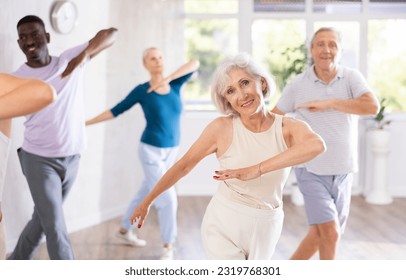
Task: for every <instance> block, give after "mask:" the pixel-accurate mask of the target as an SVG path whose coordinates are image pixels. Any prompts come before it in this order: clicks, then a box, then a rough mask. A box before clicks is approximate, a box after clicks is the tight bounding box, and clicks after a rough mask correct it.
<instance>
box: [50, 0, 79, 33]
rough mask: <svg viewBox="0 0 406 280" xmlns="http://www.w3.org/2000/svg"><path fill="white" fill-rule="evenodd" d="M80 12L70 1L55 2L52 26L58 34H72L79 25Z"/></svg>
mask: <svg viewBox="0 0 406 280" xmlns="http://www.w3.org/2000/svg"><path fill="white" fill-rule="evenodd" d="M77 20H78V12H77V9H76V6H75V4H74V3H73V2H70V1H57V2H55V4H54V6H53V8H52V12H51V24H52V27H53V28H54V29H55V31H56V32H59V33H62V34H67V33H70V32H71V31H72V30H73V29H74V28H75V26H76V25H77Z"/></svg>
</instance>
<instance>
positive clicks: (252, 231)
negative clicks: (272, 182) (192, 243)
mask: <svg viewBox="0 0 406 280" xmlns="http://www.w3.org/2000/svg"><path fill="white" fill-rule="evenodd" d="M283 219H284V212H283V208H282V206H281V207H279V208H276V209H257V208H253V207H249V206H246V205H243V204H240V203H237V202H234V201H231V200H230V199H228V198H226V197H225V196H224V195H223V194H221V193H219V192H217V193H216V194H215V195H214V196H213V198H212V200H211V201H210V203H209V205H208V206H207V209H206V213H205V215H204V218H203V222H202V238H203V245H204V248H205V251H206V254H207V257H208V259H211V260H269V259H271V257H272V255H273V253H274V251H275V247H276V244H277V242H278V240H279V237H280V235H281V232H282V225H283Z"/></svg>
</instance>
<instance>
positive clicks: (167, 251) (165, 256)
mask: <svg viewBox="0 0 406 280" xmlns="http://www.w3.org/2000/svg"><path fill="white" fill-rule="evenodd" d="M173 251H174V249H173V248H166V247H164V248H163V249H162V255H161V258H160V259H161V260H173Z"/></svg>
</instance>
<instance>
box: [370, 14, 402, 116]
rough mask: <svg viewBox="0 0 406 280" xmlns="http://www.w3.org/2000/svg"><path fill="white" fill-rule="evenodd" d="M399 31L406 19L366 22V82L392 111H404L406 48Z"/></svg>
mask: <svg viewBox="0 0 406 280" xmlns="http://www.w3.org/2000/svg"><path fill="white" fill-rule="evenodd" d="M399 30H406V19H403V20H401V19H398V20H393V19H390V20H370V21H369V23H368V82H369V83H370V85H371V87H372V88H373V89H374V90H375V92H376V94H377V95H378V97H380V98H383V97H385V98H386V99H387V105H388V108H389V110H392V111H399V110H402V111H405V110H406V76H405V73H406V48H405V45H404V43H405V40H404V37H403V36H400V33H399Z"/></svg>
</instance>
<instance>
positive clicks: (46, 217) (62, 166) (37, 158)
mask: <svg viewBox="0 0 406 280" xmlns="http://www.w3.org/2000/svg"><path fill="white" fill-rule="evenodd" d="M17 31H18V44H19V46H20V49H21V50H22V51H23V53H24V54H25V56H26V58H27V62H26V63H25V64H23V65H22V66H21V67H20V68H19V69H17V71H15V72H14V74H15V75H16V76H19V77H31V78H37V79H40V80H43V81H46V82H48V83H49V84H51V85H52V86H53V87H54V88H55V90H56V92H57V95H58V98H57V101H56V102H55V103H54V104H52V105H51V106H49V107H47V108H45V109H44V110H42V111H40V112H38V113H35V114H32V115H28V116H27V120H26V122H25V123H24V125H25V132H24V140H23V144H22V147H21V148H20V149H18V156H19V159H20V163H21V167H22V170H23V173H24V175H25V177H26V179H27V182H28V185H29V188H30V192H31V196H32V198H33V201H34V205H35V207H34V213H33V215H32V219H31V220H30V221H29V222H28V224H27V225H26V226H25V228H24V230H23V231H22V233H21V235H20V238H19V240H18V242H17V245H16V247H15V249H14V251H13V252H12V254H11V255H10V257H9V259H31V258H32V257H33V254H34V252H35V249H36V248H37V247H38V245H39V243H40V241H41V238H42V236H43V234H45V236H46V242H47V249H48V254H49V258H50V259H74V255H73V250H72V247H71V244H70V240H69V237H68V232H67V229H66V224H65V218H64V213H63V208H62V203H63V201H64V199H65V198H66V195H67V194H68V192H69V190H70V189H71V187H72V185H73V183H74V180H75V179H76V175H77V171H78V168H79V159H80V154H81V153H82V151H83V150H84V148H85V116H84V108H83V107H84V104H83V87H82V79H83V73H84V68H85V65H86V64H87V62H89V61H90V59H91V58H93V57H94V56H95V55H97V54H98V53H100V52H101V51H103V50H104V49H106V48H108V47H109V46H111V45H112V44H113V43H114V40H115V35H116V33H117V29H115V28H109V29H104V30H101V31H99V32H98V33H97V34H96V36H95V37H93V38H92V39H91V40H89V41H88V42H86V43H84V44H81V45H78V46H76V47H73V48H70V49H67V50H66V51H64V52H63V53H62V54H61V55H60V56H51V55H50V54H49V52H48V46H47V44H48V43H49V42H50V34H49V33H47V32H46V30H45V25H44V23H43V21H42V20H41V19H40V18H39V17H37V16H32V15H29V16H25V17H23V18H22V19H20V21H19V22H18V23H17Z"/></svg>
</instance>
